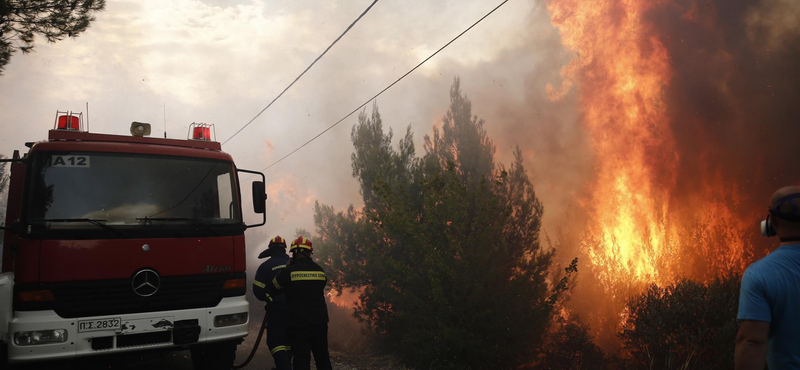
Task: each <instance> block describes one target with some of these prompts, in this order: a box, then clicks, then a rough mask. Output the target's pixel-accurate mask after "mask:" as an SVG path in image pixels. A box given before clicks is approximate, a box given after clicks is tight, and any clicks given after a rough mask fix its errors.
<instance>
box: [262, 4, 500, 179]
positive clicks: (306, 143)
mask: <svg viewBox="0 0 800 370" xmlns="http://www.w3.org/2000/svg"><path fill="white" fill-rule="evenodd" d="M507 2H508V0H504V1H503V2H501V3H500V5H498V6H496V7H494V9H492V10H491V11H490V12H488V13H486V15H484V16H483V17H481V18H480V19H478V20H477V21H476V22H475V23H473V24H472V25H471V26H469V27H467V29H465V30H464V31H462V32H461V33H459V34H458V35H457V36H456V37H454V38H453V39H452V40H450V41H449V42H448V43H446V44H444V46H442V47H441V48H439V50H436V51H435V52H434V53H433V54H431V55H430V56H428V57H427V58H425V60H423V61H422V62H420V63H419V64H417V65H416V66H415V67H414V68H411V70H409V71H408V72H406V73H405V74H403V75H402V76H400V78H398V79H397V80H395V81H394V82H392V83H391V84H390V85H389V86H386V88H384V89H383V90H381V91H379V92H378V93H377V94H375V95H373V96H372V97H371V98H369V99H368V100H367V101H365V102H364V103H363V104H361V105H359V106H358V107H356V108H355V109H353V110H352V111H350V113H347V114H346V115H345V116H344V117H342V118H341V119H340V120H338V121H336V122H335V123H334V124H332V125H330V126H328V128H326V129H324V130H322V132H320V133H319V134H317V135H316V136H314V137H312V138H311V139H310V140H308V141H306V142H305V143H303V144H302V145H300V146H298V147H297V148H295V149H294V150H292V151H291V152H289V154H286V155H285V156H283V157H281V158H280V159H278V160H277V161H275V162H273V163H272V164H270V165H269V166H267V167H264V169H262V170H261V171H266V170H268V169H270V168H272V166H275V165H276V164H278V163H280V162H281V161H283V160H284V159H286V158H288V157H289V156H291V155H292V154H294V153H296V152H297V151H298V150H300V149H303V147H305V146H306V145H308V144H310V143H311V142H312V141H314V140H316V139H317V138H319V137H320V136H322V135H324V134H325V133H326V132H328V131H329V130H330V129H332V128H334V127H336V125H338V124H340V123H342V121H344V120H346V119H347V118H348V117H350V116H352V115H353V114H354V113H355V112H358V111H359V110H360V109H361V108H364V106H366V105H367V104H369V102H371V101H373V100H375V98H377V97H378V96H380V95H381V94H383V93H384V92H385V91H386V90H389V89H390V88H391V87H392V86H394V85H395V84H397V83H398V82H400V80H402V79H404V78H405V77H406V76H408V75H409V74H411V72H414V71H415V70H416V69H417V68H419V67H420V66H422V65H423V64H425V62H427V61H428V60H430V59H431V58H433V57H434V56H435V55H436V54H439V52H440V51H442V50H444V48H446V47H448V46H449V45H450V44H452V43H453V42H454V41H456V40H458V38H459V37H461V35H463V34H465V33H467V31H469V30H471V29H472V27H475V26H476V25H477V24H478V23H481V21H483V20H484V19H485V18H486V17H488V16H489V15H491V14H492V13H494V12H495V10H497V9H499V8H500V7H501V6H503V5H504V4H505V3H507Z"/></svg>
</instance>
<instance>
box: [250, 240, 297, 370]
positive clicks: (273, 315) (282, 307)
mask: <svg viewBox="0 0 800 370" xmlns="http://www.w3.org/2000/svg"><path fill="white" fill-rule="evenodd" d="M266 257H269V259H268V260H266V261H264V263H262V264H261V266H259V267H258V271H256V277H255V279H254V280H253V294H254V295H255V296H256V298H258V299H260V300H262V301H264V302H266V303H267V306H266V310H267V313H266V314H267V347H269V352H270V353H271V354H272V358H273V360H274V361H275V367H276V368H277V369H278V370H290V369H291V368H292V357H291V355H290V353H289V350H290V349H291V347H289V336H288V334H287V328H288V308H287V305H286V296H285V295H284V294H283V293H282V292H272V293H271V292H270V289H268V288H267V284H270V282H271V281H272V279H274V278H275V277H276V276H278V273H280V272H281V270H283V269H284V268H285V267H286V265H287V264H288V263H289V255H287V254H286V240H285V239H283V238H281V237H280V236H276V237H274V238H272V240H270V241H269V245H268V246H267V250H265V251H263V252H261V254H260V255H258V258H266Z"/></svg>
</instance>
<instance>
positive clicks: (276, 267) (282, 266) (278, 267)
mask: <svg viewBox="0 0 800 370" xmlns="http://www.w3.org/2000/svg"><path fill="white" fill-rule="evenodd" d="M284 267H286V265H278V266H275V267H273V268H272V271H275V270H277V269H282V268H284Z"/></svg>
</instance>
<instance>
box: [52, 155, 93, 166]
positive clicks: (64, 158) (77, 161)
mask: <svg viewBox="0 0 800 370" xmlns="http://www.w3.org/2000/svg"><path fill="white" fill-rule="evenodd" d="M50 166H51V167H87V168H88V167H89V156H85V155H54V156H52V157H50Z"/></svg>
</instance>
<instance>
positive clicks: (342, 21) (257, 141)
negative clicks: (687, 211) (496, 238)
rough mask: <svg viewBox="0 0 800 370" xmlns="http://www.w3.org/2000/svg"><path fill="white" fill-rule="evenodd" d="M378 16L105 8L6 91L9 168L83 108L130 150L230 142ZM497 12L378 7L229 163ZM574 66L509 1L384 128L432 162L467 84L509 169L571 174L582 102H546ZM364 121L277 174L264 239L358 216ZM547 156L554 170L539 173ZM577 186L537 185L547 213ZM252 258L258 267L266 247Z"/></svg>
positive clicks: (0, 86)
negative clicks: (328, 217)
mask: <svg viewBox="0 0 800 370" xmlns="http://www.w3.org/2000/svg"><path fill="white" fill-rule="evenodd" d="M370 3H371V1H368V0H360V1H291V2H285V1H268V0H253V1H213V0H206V1H201V0H169V1H162V0H144V1H139V0H137V1H113V0H112V1H108V3H107V6H106V9H105V11H103V12H101V13H98V14H97V15H96V18H97V19H96V21H95V22H94V23H93V24H92V25H91V27H90V28H89V29H88V30H87V31H86V32H85V33H83V34H81V35H80V36H79V37H77V38H69V39H66V40H63V41H60V42H57V43H54V44H48V43H46V42H43V41H42V40H37V43H36V48H35V51H34V52H32V53H30V54H21V53H16V54H15V55H14V56H13V57H12V59H11V62H10V63H9V64H8V65H7V66H6V68H5V72H4V74H3V76H1V77H0V94H2V97H3V98H2V99H1V100H0V110H2V111H3V112H4V113H5V114H4V118H3V119H2V123H0V153H2V154H4V155H6V156H10V155H11V153H12V152H13V150H15V149H20V150H22V149H25V148H24V146H23V143H24V142H26V141H37V140H43V139H45V138H46V135H47V130H49V129H51V128H52V127H53V121H54V119H55V115H56V110H61V111H64V110H71V111H76V112H84V114H86V103H87V102H88V104H89V111H88V122H89V129H90V131H92V132H98V133H108V134H119V135H128V134H129V131H128V130H129V127H130V123H131V122H132V121H139V122H149V123H151V124H152V128H153V132H152V136H156V137H161V136H163V133H164V130H165V127H166V131H167V135H168V137H170V138H186V135H187V129H188V125H189V124H190V123H192V122H205V123H213V124H214V125H215V126H214V127H215V131H216V137H217V140H218V141H220V142H222V141H224V140H226V139H228V138H229V137H230V135H232V134H233V133H234V132H235V131H236V130H238V129H239V128H240V127H241V126H243V125H244V124H245V123H247V122H248V121H249V120H250V119H251V118H253V117H254V116H255V115H256V114H257V113H258V112H259V111H260V110H261V109H263V108H264V107H265V106H266V105H267V104H268V103H269V101H271V100H272V98H274V97H275V96H276V95H277V94H278V93H279V92H280V91H281V90H282V89H283V88H284V87H285V86H287V85H288V83H289V82H291V81H292V80H293V79H294V78H295V77H296V76H297V75H298V74H299V73H300V72H301V71H302V70H303V69H305V68H306V66H307V65H308V64H309V63H310V62H311V61H313V60H314V58H316V56H317V55H319V53H321V52H322V51H323V50H324V49H325V47H327V46H328V45H329V44H330V42H332V40H334V39H335V37H337V36H338V35H339V34H340V33H341V32H342V31H343V30H344V29H345V28H346V27H347V25H349V24H350V22H352V21H353V20H354V19H355V18H356V17H357V16H358V15H359V14H360V13H361V12H362V11H363V10H364V9H365V8H366V7H367V6H368V5H369V4H370ZM497 4H499V1H497V2H485V1H472V2H464V1H435V2H431V1H403V2H392V1H387V0H383V1H379V2H378V3H377V4H376V5H375V6H374V7H373V8H372V10H371V11H370V12H369V13H368V14H367V15H366V16H365V17H364V18H363V19H362V20H361V21H360V22H359V23H358V24H357V25H356V26H355V27H354V28H353V29H352V30H351V31H350V32H349V33H348V34H347V35H346V36H345V37H344V38H343V39H342V40H341V41H340V42H339V43H338V44H337V45H336V46H334V47H333V48H332V49H331V51H330V52H328V54H327V55H326V56H325V57H324V58H323V59H321V60H320V61H319V62H318V63H317V64H316V65H315V66H314V67H313V68H312V69H311V70H310V71H309V72H308V73H307V74H306V75H305V76H304V77H303V78H302V79H301V80H300V81H299V82H298V83H297V84H295V85H294V87H293V88H292V89H290V90H289V91H288V92H287V93H286V94H285V95H284V96H283V97H282V98H281V99H280V100H278V101H277V102H276V103H275V104H274V105H273V106H272V107H271V108H270V109H269V110H267V111H266V112H265V113H264V114H262V115H261V116H260V117H259V118H258V119H256V120H255V121H254V122H253V123H252V124H251V125H250V126H249V127H247V128H246V129H245V130H244V131H242V132H241V133H240V134H239V135H238V136H236V137H235V138H233V139H232V140H230V141H229V142H228V143H227V144H226V145H224V146H223V150H224V151H226V152H228V153H230V154H231V155H232V156H233V158H234V160H235V162H236V165H237V166H238V167H239V168H244V169H252V170H260V169H263V168H265V167H267V166H268V165H269V164H271V163H272V162H274V161H275V160H277V159H278V158H280V157H282V156H283V155H285V154H286V153H288V152H290V151H291V150H293V149H294V148H296V147H297V146H298V145H300V144H301V143H303V142H305V141H306V140H308V139H310V138H311V137H313V136H314V135H316V134H317V133H318V132H320V131H321V130H323V129H324V128H326V127H327V126H329V125H330V124H332V123H333V122H335V121H337V120H338V119H340V118H341V117H343V116H344V115H345V114H346V113H348V112H349V111H351V110H353V109H354V108H355V107H357V106H359V105H360V104H361V103H363V102H364V101H366V99H368V98H369V97H371V96H372V95H374V94H375V93H376V92H378V91H380V90H381V89H382V88H383V87H385V86H387V85H388V84H389V83H391V82H392V81H394V80H395V79H396V78H397V77H399V76H400V75H402V74H403V73H405V72H406V71H407V70H409V69H410V68H411V67H413V66H414V65H416V64H417V63H419V62H420V61H422V60H423V59H424V58H425V57H427V56H428V55H430V53H432V52H433V51H435V50H436V49H438V48H439V47H440V46H441V45H444V44H445V43H446V42H447V41H449V40H450V39H451V38H452V37H454V36H455V35H457V34H458V33H460V32H461V31H462V30H463V29H465V28H466V27H468V26H469V25H470V24H472V23H473V22H474V21H476V20H477V19H479V18H480V17H481V16H483V15H484V14H485V13H487V12H488V11H489V10H491V9H492V8H494V7H495V6H496V5H497ZM569 58H570V55H569V54H568V53H567V52H565V51H564V50H563V49H562V48H561V46H560V43H559V39H558V34H557V31H555V29H554V28H553V27H552V25H550V22H549V16H548V13H547V10H546V8H545V7H544V4H543V3H541V2H536V1H524V0H514V1H509V2H508V3H507V4H505V5H504V6H503V7H501V8H500V9H499V10H498V11H496V12H495V13H494V14H492V15H491V16H490V17H488V18H487V19H486V20H484V21H483V22H482V23H481V24H479V25H478V26H477V27H475V28H474V29H473V30H471V31H470V32H468V33H467V34H465V35H464V36H463V37H462V38H461V39H459V40H458V41H456V42H455V43H453V44H452V45H451V46H450V47H449V48H447V49H445V50H444V51H443V52H442V53H440V54H439V55H437V56H436V57H435V58H433V59H432V60H430V61H429V62H428V63H426V64H425V65H423V66H422V67H421V68H420V69H418V70H417V71H416V72H414V73H413V74H411V75H410V76H408V77H407V78H406V79H405V80H403V81H402V82H400V83H399V84H398V85H396V86H395V87H394V88H392V89H390V90H389V91H387V92H386V93H385V94H383V95H382V96H381V97H379V98H378V99H377V104H378V107H379V109H380V111H381V114H382V116H383V118H384V125H385V127H386V128H387V129H388V128H391V129H392V130H393V131H394V133H395V138H396V139H395V145H396V140H397V139H398V138H399V137H400V136H402V133H404V132H405V129H406V127H407V126H410V127H411V129H412V131H413V133H414V139H415V143H416V146H417V153H422V152H423V149H422V145H421V143H422V140H423V137H424V135H426V134H429V133H430V132H431V130H432V127H433V126H434V125H437V124H440V122H441V118H442V116H443V115H444V114H445V113H446V111H447V107H448V99H449V98H448V91H449V87H450V84H451V83H452V81H453V78H454V77H455V76H459V77H460V78H461V79H462V89H463V91H464V93H466V94H467V95H468V96H469V97H470V98H471V99H472V100H473V107H474V108H473V109H474V112H473V113H474V114H477V115H479V116H480V117H482V118H485V119H486V120H487V131H488V132H489V135H490V137H491V138H492V139H493V140H494V141H495V144H496V145H497V159H498V161H500V162H504V163H506V164H508V163H509V162H510V161H511V158H512V150H513V147H514V145H520V146H521V148H522V150H523V152H524V154H525V162H526V165H528V166H529V172H530V174H531V176H532V178H533V180H534V183H535V184H536V180H537V177H544V176H541V175H542V173H543V171H544V169H545V167H550V166H552V165H558V163H557V162H558V161H564V160H565V159H564V158H563V157H564V156H559V159H555V157H554V156H553V157H550V156H548V154H547V153H548V152H556V151H558V152H562V151H561V149H562V146H564V145H572V144H574V141H580V140H582V139H581V137H580V135H577V134H576V135H556V134H555V133H556V132H558V131H559V130H571V128H572V127H574V125H575V124H576V121H577V117H576V115H575V113H574V112H575V111H576V110H575V109H574V107H572V105H573V104H574V102H575V99H570V98H567V99H564V100H562V101H560V102H549V101H548V100H547V99H546V98H545V96H546V93H545V86H546V84H547V83H553V84H557V83H558V71H559V69H560V67H561V66H562V65H563V64H565V63H567V62H568V61H569ZM532 102H535V103H532ZM368 107H371V105H368ZM532 118H533V119H532ZM355 122H356V115H354V116H352V117H350V118H349V119H347V120H345V121H344V122H342V123H341V124H340V125H339V126H337V127H336V128H334V129H333V130H331V131H329V132H328V133H326V134H325V135H324V136H322V137H320V138H319V139H318V140H317V141H315V142H314V143H312V144H311V145H309V146H307V147H305V148H303V149H302V150H301V151H299V152H297V153H296V154H295V155H293V156H292V157H290V158H288V159H287V160H285V161H283V162H282V163H280V164H278V165H276V166H275V167H273V168H271V169H270V170H269V171H266V176H267V192H268V195H269V201H268V217H267V225H266V226H265V227H263V228H260V229H258V230H257V231H254V232H255V233H257V234H258V237H257V239H259V240H261V239H262V238H264V237H265V236H266V235H269V236H272V235H275V234H281V235H283V236H284V237H292V236H294V232H295V229H296V228H300V227H302V228H306V229H308V230H312V231H313V230H314V225H313V218H312V214H313V206H314V202H315V201H317V200H319V201H320V202H321V203H325V204H330V205H333V206H334V207H336V208H337V209H344V208H346V207H347V206H348V205H350V204H354V205H356V206H360V205H361V200H360V195H359V193H358V184H357V182H356V181H355V180H354V179H353V178H352V176H351V167H350V154H351V152H352V143H351V142H350V130H351V128H352V126H353V125H354V124H355ZM521 123H522V124H521ZM545 132H546V134H545ZM537 133H540V134H541V135H538V134H537ZM570 141H572V142H570ZM579 147H580V146H579ZM586 155H587V154H586V151H581V150H579V149H578V150H575V151H574V152H573V153H572V154H570V155H568V156H567V158H568V159H567V160H569V158H574V157H576V156H577V157H579V158H582V159H581V160H579V161H574V160H573V161H571V163H572V162H574V163H588V161H587V160H585V159H586V158H585V157H586ZM536 156H538V157H541V158H543V159H542V160H533V158H534V157H536ZM580 180H581V179H580V176H576V175H574V174H570V173H567V172H566V171H565V172H563V173H562V174H560V175H549V176H547V179H543V180H542V181H540V183H541V184H540V185H541V186H542V187H543V188H544V189H545V191H544V192H540V197H542V199H543V201H544V202H545V207H547V205H548V203H549V202H552V203H558V202H560V201H561V198H564V197H566V196H567V195H568V194H567V193H564V192H558V194H553V193H555V192H550V193H551V195H549V196H547V195H542V194H541V193H547V192H546V190H547V188H548V187H555V186H556V185H555V184H556V183H563V182H564V181H567V182H570V181H571V182H573V183H575V184H577V183H579V182H580ZM562 188H563V186H562ZM568 188H569V187H568ZM573 188H577V186H575V187H573ZM248 209H249V208H248V206H247V205H246V206H245V210H248ZM250 219H255V218H254V217H251V218H250ZM249 244H250V243H249ZM248 248H249V249H251V250H250V252H249V253H253V254H257V253H258V250H257V249H259V248H260V247H253V246H249V247H248ZM253 248H255V249H253Z"/></svg>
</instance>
